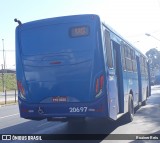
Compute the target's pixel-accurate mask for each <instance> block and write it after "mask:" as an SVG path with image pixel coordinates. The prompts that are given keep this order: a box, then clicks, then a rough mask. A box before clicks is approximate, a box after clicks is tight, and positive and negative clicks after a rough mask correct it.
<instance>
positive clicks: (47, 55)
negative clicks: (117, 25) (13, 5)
mask: <svg viewBox="0 0 160 143" xmlns="http://www.w3.org/2000/svg"><path fill="white" fill-rule="evenodd" d="M18 23H19V25H18V26H17V28H16V75H17V86H18V100H19V111H20V116H21V117H22V118H26V119H32V120H41V119H48V120H53V121H56V120H60V121H69V120H70V119H77V120H78V119H81V118H82V119H84V118H86V117H107V118H109V119H112V120H117V119H118V118H119V117H121V116H122V115H124V114H125V115H126V117H127V120H128V121H132V120H133V116H134V108H135V107H138V106H140V105H145V104H146V100H147V97H149V96H150V80H149V79H150V74H149V64H148V61H147V58H146V56H145V55H143V54H142V53H141V52H140V51H139V50H137V49H136V48H135V47H134V46H132V45H131V44H130V43H129V42H128V41H126V40H125V39H124V38H122V36H120V35H119V34H118V33H117V32H115V31H114V30H113V29H112V28H110V27H109V26H107V25H105V24H104V23H103V22H101V19H100V17H99V16H98V15H94V14H86V15H75V16H64V17H56V18H49V19H43V20H37V21H32V22H28V23H24V24H22V23H21V22H20V21H18Z"/></svg>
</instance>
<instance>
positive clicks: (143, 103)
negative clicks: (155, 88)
mask: <svg viewBox="0 0 160 143" xmlns="http://www.w3.org/2000/svg"><path fill="white" fill-rule="evenodd" d="M147 97H148V88H147V92H146V99H145V100H144V101H143V102H142V106H145V105H146V104H147Z"/></svg>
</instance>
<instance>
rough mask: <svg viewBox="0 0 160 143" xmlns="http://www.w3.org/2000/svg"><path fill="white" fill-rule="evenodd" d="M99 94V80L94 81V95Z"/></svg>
mask: <svg viewBox="0 0 160 143" xmlns="http://www.w3.org/2000/svg"><path fill="white" fill-rule="evenodd" d="M98 92H99V79H96V94H97V93H98Z"/></svg>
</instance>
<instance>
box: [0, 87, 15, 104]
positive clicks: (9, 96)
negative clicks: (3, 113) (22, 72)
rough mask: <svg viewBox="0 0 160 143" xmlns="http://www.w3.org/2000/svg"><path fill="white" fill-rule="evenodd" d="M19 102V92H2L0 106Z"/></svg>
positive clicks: (0, 93)
mask: <svg viewBox="0 0 160 143" xmlns="http://www.w3.org/2000/svg"><path fill="white" fill-rule="evenodd" d="M17 100H18V93H17V90H12V91H6V90H5V92H0V105H4V104H10V103H16V102H17Z"/></svg>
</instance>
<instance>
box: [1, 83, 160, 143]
mask: <svg viewBox="0 0 160 143" xmlns="http://www.w3.org/2000/svg"><path fill="white" fill-rule="evenodd" d="M0 134H52V135H55V134H73V135H75V134H89V136H91V135H92V136H93V139H95V137H96V136H97V135H98V134H100V136H98V140H89V141H76V142H87V143H88V142H92V143H93V142H95V143H98V142H108V143H110V142H111V143H112V142H117V141H114V140H109V138H110V136H111V135H108V134H124V135H126V136H127V134H128V135H129V134H160V86H154V87H152V96H151V97H149V99H148V101H147V105H146V106H143V107H141V108H140V109H139V110H137V112H136V114H135V117H134V120H133V122H131V123H125V122H124V118H120V119H119V120H118V121H117V122H112V121H108V120H106V119H91V118H88V119H87V120H86V122H85V123H81V124H76V123H74V124H71V125H70V124H68V122H63V123H62V122H47V121H46V120H42V121H31V120H26V119H22V118H20V117H19V112H18V106H17V105H10V106H4V107H0ZM11 142H16V141H11ZM38 142H44V141H38ZM45 142H49V141H45ZM50 142H58V143H59V142H69V143H70V142H74V143H75V141H64V140H63V141H59V140H54V141H50ZM118 142H122V143H124V142H131V143H135V142H136V143H137V142H138V141H131V140H123V141H122V140H120V141H118ZM139 142H151V141H139ZM152 142H153V141H152ZM156 142H158V141H156Z"/></svg>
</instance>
